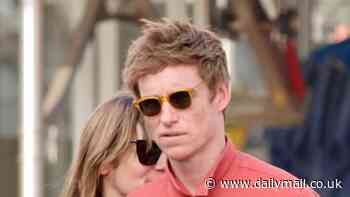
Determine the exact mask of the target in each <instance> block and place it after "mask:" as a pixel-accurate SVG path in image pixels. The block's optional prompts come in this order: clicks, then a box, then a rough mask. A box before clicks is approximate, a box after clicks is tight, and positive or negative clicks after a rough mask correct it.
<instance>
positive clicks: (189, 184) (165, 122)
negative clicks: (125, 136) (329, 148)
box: [124, 20, 317, 197]
mask: <svg viewBox="0 0 350 197" xmlns="http://www.w3.org/2000/svg"><path fill="white" fill-rule="evenodd" d="M143 22H144V23H145V25H144V29H143V35H142V36H141V37H139V38H138V39H137V40H136V41H134V43H133V44H132V46H131V47H130V49H129V51H128V57H127V60H126V65H125V66H126V67H125V70H124V80H125V83H126V84H127V86H128V88H130V89H132V90H133V92H134V93H135V95H136V97H137V98H138V99H137V100H135V102H134V105H135V106H136V107H137V108H138V109H139V110H140V112H141V113H142V114H143V118H144V121H145V125H146V126H147V128H148V131H150V133H149V135H150V136H151V137H152V139H153V140H154V141H155V142H156V143H157V144H158V145H159V147H160V148H161V150H162V151H163V152H164V153H165V154H166V155H167V157H168V161H167V172H166V174H165V175H164V176H162V177H161V178H160V179H159V180H158V181H157V180H156V181H155V182H152V183H150V184H146V185H145V186H144V187H143V188H141V189H139V190H136V191H135V192H132V193H131V194H130V196H162V197H163V196H317V194H316V193H314V192H313V191H312V190H311V189H309V188H307V187H299V188H293V187H286V186H285V187H283V188H282V187H279V188H277V187H271V188H269V187H267V186H266V183H267V182H266V181H268V180H270V181H271V182H273V181H274V182H275V183H280V181H281V180H286V181H289V180H290V182H293V181H297V179H296V178H295V177H294V176H292V175H290V174H288V173H287V172H285V171H283V170H281V169H278V168H276V167H273V166H271V165H269V164H267V163H265V162H263V161H260V160H258V159H256V158H253V157H251V156H249V155H247V154H244V153H241V152H239V151H238V150H236V149H235V148H234V146H233V145H232V144H231V142H230V141H229V140H227V138H226V137H225V128H224V110H225V108H226V107H227V106H228V104H229V102H230V90H229V74H228V69H227V65H226V56H225V52H224V50H223V48H222V46H221V43H220V40H219V39H218V37H216V36H215V35H214V34H213V33H212V32H209V31H207V30H204V29H200V28H197V27H194V26H193V25H191V24H189V23H183V22H171V21H164V22H159V23H158V22H151V21H147V20H144V21H143ZM230 181H231V182H230ZM236 181H238V182H239V181H241V182H240V183H238V182H236ZM264 181H265V185H263V184H262V183H263V182H264ZM233 182H235V184H234V185H232V184H231V183H233ZM242 185H243V186H242ZM264 186H266V188H263V187H264ZM278 186H281V185H278Z"/></svg>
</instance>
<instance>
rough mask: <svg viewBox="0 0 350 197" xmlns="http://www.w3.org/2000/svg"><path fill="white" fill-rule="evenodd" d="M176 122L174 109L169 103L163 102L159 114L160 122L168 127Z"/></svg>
mask: <svg viewBox="0 0 350 197" xmlns="http://www.w3.org/2000/svg"><path fill="white" fill-rule="evenodd" d="M177 120H178V117H177V113H176V109H174V107H173V106H171V104H170V103H169V102H164V103H163V104H162V109H161V113H160V122H161V123H162V124H163V125H164V126H166V127H169V126H171V125H172V124H174V123H175V122H176V121H177Z"/></svg>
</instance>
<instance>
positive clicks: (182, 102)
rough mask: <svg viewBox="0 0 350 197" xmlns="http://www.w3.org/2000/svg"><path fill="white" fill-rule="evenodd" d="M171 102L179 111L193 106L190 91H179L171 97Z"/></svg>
mask: <svg viewBox="0 0 350 197" xmlns="http://www.w3.org/2000/svg"><path fill="white" fill-rule="evenodd" d="M169 102H170V103H171V105H172V106H174V107H175V108H178V109H186V108H187V107H189V106H190V105H191V95H190V93H189V92H188V91H178V92H175V93H172V94H171V95H170V96H169Z"/></svg>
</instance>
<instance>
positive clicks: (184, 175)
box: [170, 136, 225, 194]
mask: <svg viewBox="0 0 350 197" xmlns="http://www.w3.org/2000/svg"><path fill="white" fill-rule="evenodd" d="M224 148H225V137H224V136H223V137H222V138H219V139H217V141H212V142H211V143H210V144H206V145H205V147H203V148H202V149H201V150H200V152H197V153H196V154H195V155H194V156H193V157H192V158H191V159H189V160H186V161H174V160H171V159H170V164H171V166H172V170H173V172H174V174H175V175H176V177H177V178H178V179H179V181H180V182H182V184H183V185H184V186H185V187H186V188H187V189H188V190H189V191H190V192H191V194H194V193H195V191H196V189H197V187H198V185H199V184H201V182H202V181H203V179H204V178H205V176H207V175H208V173H209V172H210V170H211V169H212V168H213V167H214V166H215V165H216V164H217V162H218V160H219V159H220V156H221V153H222V151H223V150H224Z"/></svg>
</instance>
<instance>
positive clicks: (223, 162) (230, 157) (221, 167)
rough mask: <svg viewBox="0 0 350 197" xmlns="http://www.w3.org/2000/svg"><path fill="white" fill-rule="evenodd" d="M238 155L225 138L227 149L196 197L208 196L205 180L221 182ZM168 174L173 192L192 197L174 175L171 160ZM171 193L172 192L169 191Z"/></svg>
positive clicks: (167, 168) (199, 187)
mask: <svg viewBox="0 0 350 197" xmlns="http://www.w3.org/2000/svg"><path fill="white" fill-rule="evenodd" d="M236 155H237V150H236V148H235V147H234V145H233V144H232V143H231V142H230V141H229V140H228V139H227V138H226V137H225V148H224V150H223V152H222V154H221V157H220V158H219V160H218V161H217V162H216V164H215V165H214V166H213V168H212V169H211V170H210V171H209V173H208V175H207V176H205V179H204V180H203V181H202V182H203V183H202V184H200V185H199V186H198V187H197V189H196V193H195V195H196V196H207V195H208V193H209V190H208V188H207V187H206V185H205V180H208V179H209V178H214V179H215V180H220V179H222V178H223V177H224V175H225V174H226V173H227V171H228V170H229V169H230V168H231V169H232V165H233V162H234V160H235V157H236ZM166 174H167V176H168V177H169V178H170V182H171V188H169V189H171V190H175V191H172V193H173V192H176V193H181V194H183V195H187V196H191V195H192V194H191V192H190V191H189V190H188V189H187V188H186V187H185V186H184V184H183V183H182V182H181V181H180V180H179V179H178V178H177V177H176V175H175V174H174V172H173V170H172V167H171V164H170V162H169V160H167V167H166ZM169 192H170V191H169Z"/></svg>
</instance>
